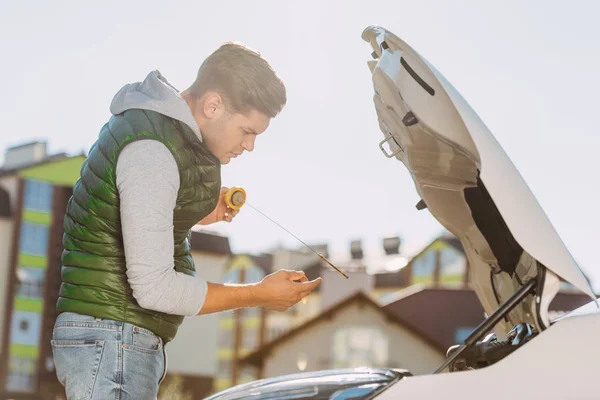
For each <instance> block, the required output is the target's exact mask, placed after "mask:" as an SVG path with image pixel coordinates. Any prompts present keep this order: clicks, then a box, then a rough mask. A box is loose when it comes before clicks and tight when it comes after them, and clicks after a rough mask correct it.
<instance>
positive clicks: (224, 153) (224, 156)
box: [202, 110, 270, 164]
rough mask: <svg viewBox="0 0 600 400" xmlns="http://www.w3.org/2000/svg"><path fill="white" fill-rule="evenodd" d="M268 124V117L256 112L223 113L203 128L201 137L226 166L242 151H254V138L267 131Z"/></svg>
mask: <svg viewBox="0 0 600 400" xmlns="http://www.w3.org/2000/svg"><path fill="white" fill-rule="evenodd" d="M269 122H270V118H269V117H267V116H266V115H264V114H262V113H261V112H258V111H256V110H251V111H249V112H247V113H245V114H241V113H235V114H232V113H229V112H227V111H225V112H223V114H221V115H220V116H219V117H218V118H216V119H214V120H213V121H211V123H210V124H208V126H206V127H205V130H204V131H203V132H202V137H203V140H204V143H205V145H206V147H207V148H208V150H209V151H210V152H211V153H212V154H213V155H214V156H215V157H217V158H218V159H219V161H220V163H221V164H228V163H229V161H231V159H232V158H236V157H238V156H240V155H241V154H242V153H243V152H244V151H252V150H254V141H255V140H256V136H257V135H259V134H261V133H263V132H264V131H265V130H266V129H267V127H268V126H269Z"/></svg>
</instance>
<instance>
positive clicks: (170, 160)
mask: <svg viewBox="0 0 600 400" xmlns="http://www.w3.org/2000/svg"><path fill="white" fill-rule="evenodd" d="M116 180H117V189H118V191H119V197H120V213H121V229H122V232H123V244H124V246H125V259H126V266H127V267H126V268H127V281H128V283H129V285H130V286H131V289H132V290H133V297H134V298H135V299H136V301H137V302H138V304H139V305H140V307H142V308H145V309H148V310H154V311H160V312H163V313H167V314H175V315H183V316H192V315H196V314H197V313H198V312H199V311H200V309H201V308H202V306H203V304H204V300H205V298H206V292H207V283H206V281H205V280H203V279H200V278H198V277H193V276H189V275H185V274H183V273H179V272H177V271H175V269H174V265H175V261H174V247H175V246H174V241H173V209H174V208H175V204H176V200H177V193H178V191H179V184H180V183H179V170H178V168H177V164H176V162H175V159H174V157H173V155H172V154H171V152H170V151H169V150H168V149H167V147H166V146H165V145H164V144H162V143H161V142H159V141H157V140H139V141H135V142H133V143H130V144H128V145H127V146H125V148H124V149H123V150H122V151H121V153H120V155H119V158H118V160H117V167H116Z"/></svg>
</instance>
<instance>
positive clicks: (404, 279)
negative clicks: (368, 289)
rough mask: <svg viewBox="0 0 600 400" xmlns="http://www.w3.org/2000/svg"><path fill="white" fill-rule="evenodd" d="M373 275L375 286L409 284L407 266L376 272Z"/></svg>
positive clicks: (391, 286) (397, 286)
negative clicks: (395, 269) (391, 270)
mask: <svg viewBox="0 0 600 400" xmlns="http://www.w3.org/2000/svg"><path fill="white" fill-rule="evenodd" d="M374 276H375V288H377V289H385V288H399V287H406V286H408V285H410V271H409V270H408V268H407V266H406V267H404V268H402V269H400V270H399V271H395V272H382V273H377V274H375V275H374Z"/></svg>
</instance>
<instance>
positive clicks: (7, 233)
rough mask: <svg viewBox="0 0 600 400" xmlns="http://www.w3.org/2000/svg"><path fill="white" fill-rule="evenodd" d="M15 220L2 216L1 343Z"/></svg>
mask: <svg viewBox="0 0 600 400" xmlns="http://www.w3.org/2000/svg"><path fill="white" fill-rule="evenodd" d="M12 236H13V222H12V221H11V220H9V219H7V218H0V343H2V340H3V337H2V334H3V333H4V317H5V316H6V311H7V310H6V293H7V290H8V281H9V271H11V269H12V268H10V253H11V250H12V239H13V237H12Z"/></svg>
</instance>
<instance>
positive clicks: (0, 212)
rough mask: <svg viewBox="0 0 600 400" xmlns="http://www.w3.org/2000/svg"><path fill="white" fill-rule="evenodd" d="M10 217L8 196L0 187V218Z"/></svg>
mask: <svg viewBox="0 0 600 400" xmlns="http://www.w3.org/2000/svg"><path fill="white" fill-rule="evenodd" d="M11 216H12V212H11V209H10V195H9V194H8V192H7V191H6V190H4V189H3V188H1V187H0V218H10V217H11Z"/></svg>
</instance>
